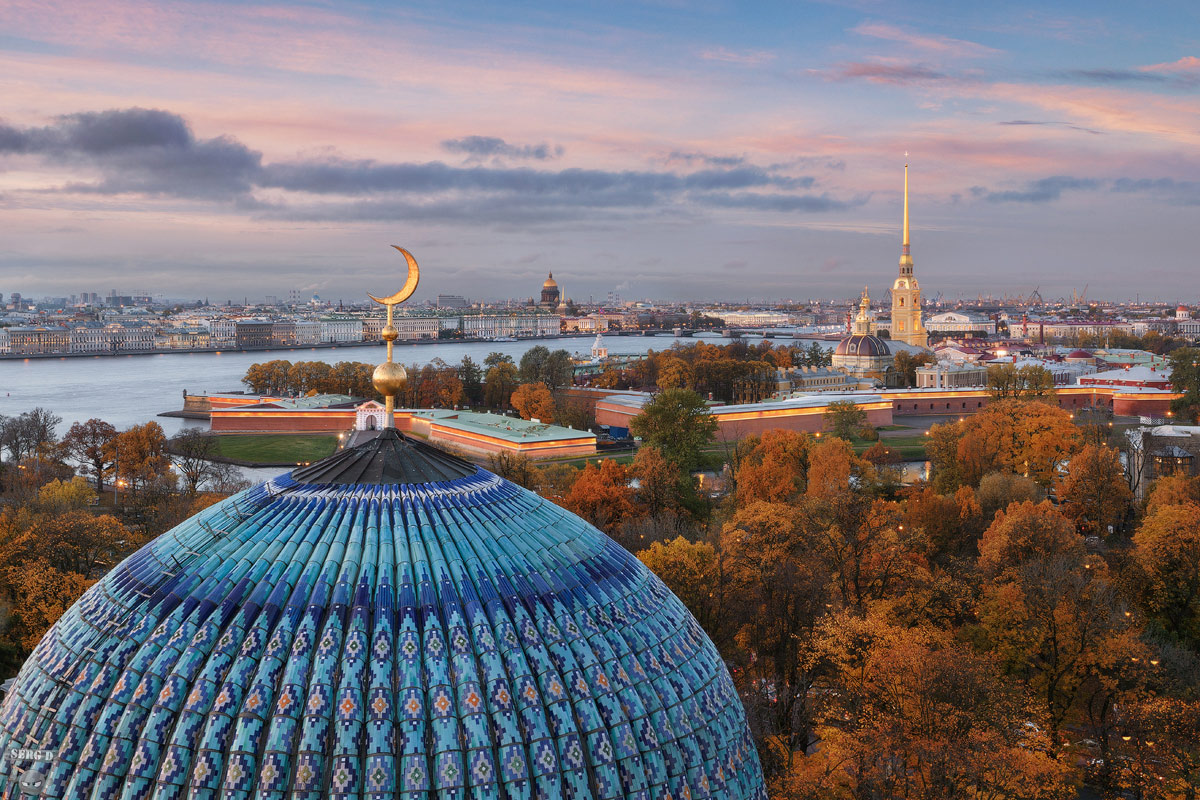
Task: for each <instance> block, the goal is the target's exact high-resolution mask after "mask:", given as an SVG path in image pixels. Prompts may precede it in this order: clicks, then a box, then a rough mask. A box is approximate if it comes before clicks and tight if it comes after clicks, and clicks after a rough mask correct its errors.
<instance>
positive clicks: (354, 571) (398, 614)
mask: <svg viewBox="0 0 1200 800" xmlns="http://www.w3.org/2000/svg"><path fill="white" fill-rule="evenodd" d="M9 748H28V749H33V750H43V751H52V752H53V753H54V754H55V757H54V758H53V759H52V760H51V761H49V762H48V763H43V764H42V768H43V771H44V772H45V774H46V779H45V781H44V784H43V786H44V788H43V789H42V792H41V794H40V795H38V796H40V797H46V798H72V799H73V800H82V799H84V798H91V799H92V800H134V799H135V798H136V799H138V800H142V799H145V800H185V799H187V798H195V799H196V800H200V799H201V798H204V799H208V798H211V799H212V800H216V799H217V798H222V799H223V800H224V799H232V798H247V799H249V798H254V799H255V800H285V798H286V800H319V799H323V798H335V799H341V798H345V799H347V800H348V799H349V798H355V800H383V799H384V798H388V799H389V800H391V799H393V798H405V799H408V798H411V799H413V800H416V798H424V799H429V800H432V799H433V798H436V799H437V800H466V799H467V798H470V800H485V799H486V798H520V799H521V800H535V799H538V798H545V799H546V800H558V799H559V798H567V800H610V799H611V798H638V799H639V800H666V798H671V799H672V800H684V799H690V798H697V799H699V798H713V799H714V800H717V799H723V798H729V799H730V800H743V798H754V799H755V800H758V799H759V798H762V799H763V800H765V798H766V793H765V791H764V789H763V782H762V774H761V768H760V766H759V762H758V757H757V754H756V753H755V750H754V746H753V743H752V741H751V737H750V733H749V729H748V727H747V725H746V720H745V714H744V711H743V709H742V705H741V701H740V700H739V698H738V696H737V694H736V692H735V691H734V688H733V684H732V682H731V681H730V678H729V674H728V672H727V671H726V669H725V666H724V664H723V663H722V661H721V659H720V657H719V656H718V654H717V652H716V649H715V648H714V647H713V645H712V642H711V641H709V639H708V637H707V636H706V635H705V633H704V631H703V630H701V628H700V626H699V625H698V624H697V622H696V620H695V619H694V618H693V617H692V616H691V615H690V614H689V613H688V612H687V610H686V609H685V608H684V606H683V605H682V603H680V602H679V600H678V599H677V598H676V597H675V596H674V595H672V594H671V592H670V591H669V590H668V589H667V588H666V587H665V586H664V585H663V583H662V582H661V581H660V580H658V578H656V577H655V576H654V575H653V574H652V573H651V572H650V571H649V570H647V569H646V568H645V567H644V566H642V564H641V563H640V562H638V561H637V559H635V558H634V557H633V556H631V555H630V554H629V553H628V552H626V551H625V550H623V549H622V548H621V547H619V546H618V545H617V544H615V543H614V542H613V541H612V540H610V539H608V538H607V537H606V536H605V535H604V534H602V533H601V532H599V531H598V530H596V529H595V528H593V527H592V526H590V525H588V524H587V523H586V522H584V521H583V520H581V519H579V518H578V517H576V516H574V515H573V514H570V513H569V512H567V511H565V510H563V509H561V508H559V507H558V506H556V505H554V504H552V503H549V502H547V501H546V500H544V499H542V498H540V497H539V496H537V495H536V494H533V493H531V492H528V491H526V490H524V489H522V488H520V487H518V486H516V485H514V484H512V483H509V482H508V481H505V480H502V479H500V478H498V477H496V476H495V475H493V474H491V473H489V472H486V471H484V470H479V471H478V472H477V473H475V474H474V475H471V476H468V477H464V478H458V479H455V480H452V481H446V482H440V483H425V484H408V485H346V486H328V485H309V484H301V483H297V482H296V481H295V480H293V479H292V477H291V476H290V474H289V475H283V476H280V477H278V478H276V479H274V480H273V481H270V482H268V483H266V484H263V485H260V486H257V487H255V488H253V489H249V490H247V491H245V492H242V493H241V494H238V495H236V496H235V497H232V498H229V499H228V500H225V501H224V502H222V503H219V504H217V505H215V506H213V507H211V508H208V509H206V510H204V511H202V512H201V513H200V514H198V515H196V516H195V517H192V518H191V519H189V520H187V521H186V522H184V523H183V524H181V525H179V526H178V527H176V528H174V529H173V530H171V531H169V532H168V533H166V534H164V535H163V536H161V537H159V538H158V539H156V540H155V541H153V542H151V543H150V544H148V545H147V546H145V547H144V548H142V549H141V550H139V551H138V552H137V553H135V554H133V555H132V556H130V557H129V558H128V559H126V560H125V561H124V562H122V563H121V564H120V565H118V566H117V567H116V568H114V569H113V570H112V571H111V572H110V573H109V574H108V575H107V576H105V578H104V579H103V580H101V581H100V582H99V583H97V584H96V585H95V586H93V587H92V588H91V589H89V590H88V591H87V593H86V594H85V595H84V596H83V597H82V598H81V599H80V600H79V602H77V603H76V604H75V605H74V606H72V607H71V608H70V609H69V610H68V611H67V612H66V614H64V615H63V617H62V619H60V620H59V622H58V623H57V624H56V625H55V626H54V627H53V628H52V629H51V630H50V631H49V632H48V633H47V634H46V636H45V638H43V640H42V641H41V643H40V644H38V646H37V648H36V649H35V651H34V653H33V655H32V656H31V657H30V658H29V660H28V661H27V662H26V664H25V666H24V667H23V668H22V670H21V672H20V675H19V676H18V678H17V682H16V685H15V687H14V689H13V691H12V692H11V693H10V694H9V695H8V697H7V699H6V700H5V702H4V704H3V706H0V752H7V751H8V749H9ZM19 776H20V770H18V769H12V768H9V767H8V766H7V765H6V768H5V770H4V771H3V773H0V798H4V799H5V800H7V798H17V797H19V796H22V795H20V794H19V789H18V788H17V785H16V780H17V778H18V777H19ZM24 796H25V797H29V796H30V795H24Z"/></svg>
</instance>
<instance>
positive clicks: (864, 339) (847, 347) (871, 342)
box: [833, 333, 892, 356]
mask: <svg viewBox="0 0 1200 800" xmlns="http://www.w3.org/2000/svg"><path fill="white" fill-rule="evenodd" d="M891 352H892V350H891V348H889V347H888V346H887V343H886V342H885V341H883V339H880V338H879V337H878V336H875V335H873V334H862V333H856V334H854V335H853V336H847V337H846V338H845V339H842V341H840V342H838V346H837V349H835V350H834V351H833V353H834V355H839V356H886V355H890V354H891Z"/></svg>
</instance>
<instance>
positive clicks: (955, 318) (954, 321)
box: [925, 311, 996, 336]
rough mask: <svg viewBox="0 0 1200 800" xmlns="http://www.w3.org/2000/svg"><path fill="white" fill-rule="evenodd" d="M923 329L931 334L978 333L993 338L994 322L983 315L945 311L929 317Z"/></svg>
mask: <svg viewBox="0 0 1200 800" xmlns="http://www.w3.org/2000/svg"><path fill="white" fill-rule="evenodd" d="M925 329H926V330H928V331H930V332H931V333H979V334H982V335H984V336H995V335H996V322H995V321H994V320H992V319H991V318H989V317H987V316H985V315H983V314H974V313H969V312H962V311H947V312H945V313H944V314H935V315H934V316H932V317H930V318H929V320H928V321H927V322H926V323H925Z"/></svg>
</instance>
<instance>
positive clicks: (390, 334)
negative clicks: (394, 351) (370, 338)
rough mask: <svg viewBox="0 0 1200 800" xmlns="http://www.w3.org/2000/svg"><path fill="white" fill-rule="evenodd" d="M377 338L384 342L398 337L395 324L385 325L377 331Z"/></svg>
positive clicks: (398, 333)
mask: <svg viewBox="0 0 1200 800" xmlns="http://www.w3.org/2000/svg"><path fill="white" fill-rule="evenodd" d="M379 338H380V339H383V340H384V341H385V342H394V341H396V340H397V339H399V338H400V331H398V330H396V326H395V325H387V326H384V329H383V330H381V331H380V332H379Z"/></svg>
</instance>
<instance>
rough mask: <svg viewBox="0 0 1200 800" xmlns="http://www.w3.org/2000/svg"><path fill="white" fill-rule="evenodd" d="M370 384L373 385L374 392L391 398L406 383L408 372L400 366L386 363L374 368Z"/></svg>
mask: <svg viewBox="0 0 1200 800" xmlns="http://www.w3.org/2000/svg"><path fill="white" fill-rule="evenodd" d="M371 382H372V383H373V384H375V391H377V392H379V393H380V394H381V395H383V396H384V397H393V396H395V394H396V393H397V392H399V391H400V390H401V389H403V388H404V384H405V383H407V382H408V372H407V371H406V370H405V369H404V367H403V366H402V365H400V364H397V363H395V362H394V361H388V362H385V363H383V364H380V365H379V366H378V367H376V368H375V372H373V373H372V374H371Z"/></svg>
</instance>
